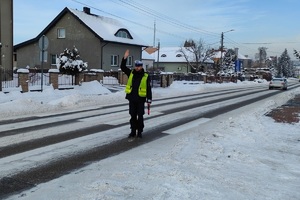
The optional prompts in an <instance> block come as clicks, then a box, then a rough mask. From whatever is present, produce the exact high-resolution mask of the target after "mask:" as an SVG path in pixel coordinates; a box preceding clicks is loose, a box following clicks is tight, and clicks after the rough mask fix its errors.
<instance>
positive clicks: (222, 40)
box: [220, 29, 234, 68]
mask: <svg viewBox="0 0 300 200" xmlns="http://www.w3.org/2000/svg"><path fill="white" fill-rule="evenodd" d="M230 31H234V29H231V30H229V31H225V32H222V33H221V48H220V50H221V58H220V59H221V60H220V68H222V66H223V50H224V33H228V32H230Z"/></svg>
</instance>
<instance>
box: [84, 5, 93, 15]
mask: <svg viewBox="0 0 300 200" xmlns="http://www.w3.org/2000/svg"><path fill="white" fill-rule="evenodd" d="M83 12H85V13H86V14H88V15H90V14H91V9H90V8H88V7H83Z"/></svg>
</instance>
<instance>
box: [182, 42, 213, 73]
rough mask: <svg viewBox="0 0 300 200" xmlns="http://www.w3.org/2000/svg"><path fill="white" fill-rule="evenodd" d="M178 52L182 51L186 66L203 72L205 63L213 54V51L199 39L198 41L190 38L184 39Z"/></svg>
mask: <svg viewBox="0 0 300 200" xmlns="http://www.w3.org/2000/svg"><path fill="white" fill-rule="evenodd" d="M179 52H180V53H182V55H183V56H184V58H185V60H186V61H187V63H188V66H189V67H190V68H191V69H193V71H194V72H201V71H202V72H203V71H204V66H205V63H206V62H208V61H209V60H210V58H211V57H212V56H213V54H214V51H213V50H211V49H210V48H209V47H208V46H206V45H205V43H204V41H203V40H201V39H200V40H199V41H198V42H195V41H194V40H192V39H190V40H188V41H185V43H184V45H183V47H181V48H180V50H179Z"/></svg>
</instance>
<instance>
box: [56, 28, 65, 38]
mask: <svg viewBox="0 0 300 200" xmlns="http://www.w3.org/2000/svg"><path fill="white" fill-rule="evenodd" d="M57 38H66V29H64V28H58V29H57Z"/></svg>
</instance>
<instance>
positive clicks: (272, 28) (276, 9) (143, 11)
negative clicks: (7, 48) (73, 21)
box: [13, 0, 300, 59]
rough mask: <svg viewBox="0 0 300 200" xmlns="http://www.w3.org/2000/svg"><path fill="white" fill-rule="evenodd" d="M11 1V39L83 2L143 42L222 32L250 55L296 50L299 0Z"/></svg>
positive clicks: (216, 36)
mask: <svg viewBox="0 0 300 200" xmlns="http://www.w3.org/2000/svg"><path fill="white" fill-rule="evenodd" d="M13 1H14V44H18V43H21V42H24V41H26V40H29V39H32V38H34V37H36V36H37V35H38V34H39V33H40V32H41V31H42V30H43V29H44V28H45V27H46V26H47V25H48V24H49V23H50V22H51V21H52V20H53V19H54V18H55V17H56V16H57V15H58V14H59V13H60V12H61V11H62V10H63V9H64V8H65V7H69V8H74V9H78V10H82V8H83V7H84V6H87V7H90V8H91V12H92V13H94V14H97V15H101V16H107V17H111V18H114V19H117V20H120V21H121V22H122V23H124V25H125V26H126V27H128V28H129V29H130V31H134V32H136V33H137V34H139V35H140V36H141V38H143V39H144V41H145V44H147V45H149V46H157V45H158V42H159V43H160V46H165V47H166V46H173V47H174V46H175V47H177V46H182V44H183V43H184V41H185V40H188V39H193V40H195V41H199V40H202V41H204V43H205V44H206V45H207V46H209V47H211V48H215V49H218V48H219V47H220V45H221V42H220V41H221V33H222V32H223V33H224V47H225V48H239V51H240V53H242V54H243V55H248V56H249V57H250V58H254V57H255V54H256V53H257V52H258V48H259V47H266V48H267V55H268V56H276V55H277V56H280V55H281V54H282V53H283V51H284V50H285V49H287V50H288V53H289V55H290V57H291V58H292V59H294V58H295V57H294V56H293V50H294V49H296V50H300V27H299V26H297V19H299V17H300V13H299V9H298V8H299V7H300V1H299V0H278V1H273V0H264V1H262V0H233V1H224V0H209V1H208V0H186V1H179V0H175V1H159V0H152V1H143V2H141V1H137V0H101V1H98V0H84V1H83V0H52V1H43V2H41V1H39V0H26V1H24V0H13ZM170 2H172V3H170ZM154 24H155V26H154ZM154 27H155V30H156V31H154ZM230 30H233V31H230ZM228 31H229V32H228Z"/></svg>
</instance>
